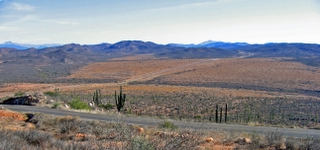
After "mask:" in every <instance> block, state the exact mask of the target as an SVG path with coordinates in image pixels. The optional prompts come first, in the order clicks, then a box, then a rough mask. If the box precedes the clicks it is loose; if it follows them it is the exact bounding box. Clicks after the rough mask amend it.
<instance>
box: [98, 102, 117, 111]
mask: <svg viewBox="0 0 320 150" xmlns="http://www.w3.org/2000/svg"><path fill="white" fill-rule="evenodd" d="M99 107H102V108H105V109H106V110H110V109H113V108H114V105H112V104H111V103H107V104H100V105H99Z"/></svg>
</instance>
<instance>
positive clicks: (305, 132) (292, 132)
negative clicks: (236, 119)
mask: <svg viewBox="0 0 320 150" xmlns="http://www.w3.org/2000/svg"><path fill="white" fill-rule="evenodd" d="M0 107H5V108H8V109H11V110H15V111H20V112H31V113H34V112H40V113H44V114H50V115H56V116H66V115H71V116H79V117H80V118H83V119H92V120H101V121H109V122H110V121H111V122H117V121H124V122H127V123H130V124H137V125H145V126H157V125H159V123H161V122H163V121H164V120H162V119H153V118H140V117H127V116H123V115H120V116H117V115H107V114H105V115H103V114H91V113H84V112H74V111H67V110H58V109H50V108H43V107H36V106H21V105H0ZM172 122H173V123H174V124H175V125H177V126H178V127H179V128H182V129H183V128H186V129H202V130H205V129H207V130H228V131H247V132H257V133H267V132H272V131H275V132H279V133H282V134H283V135H284V136H292V137H320V130H310V129H290V128H276V127H261V126H244V125H234V124H216V123H198V122H184V121H173V120H172Z"/></svg>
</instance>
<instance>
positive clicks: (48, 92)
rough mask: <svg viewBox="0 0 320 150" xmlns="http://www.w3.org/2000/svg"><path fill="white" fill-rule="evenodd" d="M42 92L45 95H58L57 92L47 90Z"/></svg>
mask: <svg viewBox="0 0 320 150" xmlns="http://www.w3.org/2000/svg"><path fill="white" fill-rule="evenodd" d="M43 94H45V95H47V96H51V97H57V96H59V93H58V92H52V91H47V92H44V93H43Z"/></svg>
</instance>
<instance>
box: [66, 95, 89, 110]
mask: <svg viewBox="0 0 320 150" xmlns="http://www.w3.org/2000/svg"><path fill="white" fill-rule="evenodd" d="M69 105H70V106H71V108H73V109H78V110H90V107H89V105H88V104H87V103H85V102H83V101H81V100H80V98H74V99H73V100H72V101H70V102H69Z"/></svg>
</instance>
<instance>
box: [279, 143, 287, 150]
mask: <svg viewBox="0 0 320 150" xmlns="http://www.w3.org/2000/svg"><path fill="white" fill-rule="evenodd" d="M278 149H280V150H285V149H287V146H286V144H285V143H283V142H281V143H280V144H279V148H278Z"/></svg>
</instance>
